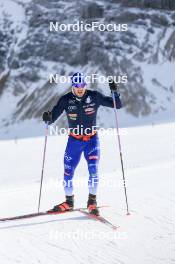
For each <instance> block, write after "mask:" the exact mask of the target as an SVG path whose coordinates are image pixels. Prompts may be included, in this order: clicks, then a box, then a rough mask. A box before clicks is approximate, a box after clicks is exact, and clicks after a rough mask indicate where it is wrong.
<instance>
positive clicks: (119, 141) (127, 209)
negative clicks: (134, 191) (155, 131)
mask: <svg viewBox="0 0 175 264" xmlns="http://www.w3.org/2000/svg"><path fill="white" fill-rule="evenodd" d="M112 99H113V104H114V112H115V119H116V128H117V137H118V145H119V152H120V162H121V168H122V176H123V183H124V184H123V186H124V193H125V201H126V211H127V215H129V214H130V213H129V206H128V197H127V190H126V181H125V170H124V165H123V155H122V147H121V140H120V134H119V122H118V115H117V107H116V101H115V93H114V91H112Z"/></svg>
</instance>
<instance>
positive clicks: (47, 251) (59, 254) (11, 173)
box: [0, 123, 175, 264]
mask: <svg viewBox="0 0 175 264" xmlns="http://www.w3.org/2000/svg"><path fill="white" fill-rule="evenodd" d="M126 132H127V133H126ZM124 134H125V135H123V136H122V146H123V157H124V164H125V170H126V178H127V188H128V197H129V207H130V211H131V215H130V216H126V215H125V203H124V193H123V187H122V184H121V179H122V176H121V170H120V160H119V155H118V148H117V141H116V137H112V136H109V135H108V136H107V135H105V136H104V135H100V139H101V147H102V155H101V163H100V177H101V184H100V186H99V195H98V202H99V205H100V204H105V205H106V204H107V205H110V207H109V208H104V209H101V213H102V215H104V216H105V217H106V218H108V219H110V220H111V221H112V222H113V223H115V224H116V225H119V226H120V228H119V229H118V231H116V233H115V231H111V230H110V229H109V228H108V227H106V226H105V225H104V224H102V223H99V222H95V221H94V220H90V219H87V218H86V217H85V216H83V215H81V214H80V213H69V214H66V215H60V216H43V217H38V218H35V219H26V220H22V221H15V222H7V223H0V262H1V263H3V264H15V263H25V264H28V263H30V264H36V263H42V264H46V263H47V264H55V263H74V264H80V263H81V264H86V263H91V264H96V263H100V264H102V263H105V264H106V263H111V264H117V263H120V264H140V263H143V264H147V263H150V264H164V263H168V264H173V263H174V261H175V252H174V245H175V235H174V229H175V222H174V216H175V207H174V204H175V197H174V185H175V178H174V171H175V123H171V124H165V125H155V126H143V127H139V128H136V127H135V128H128V129H127V131H125V133H124ZM43 141H44V138H35V139H34V138H33V139H22V140H16V141H13V140H9V141H1V142H0V149H1V152H0V160H1V165H0V175H1V177H0V201H1V202H0V217H5V216H12V215H17V214H24V213H29V212H33V211H36V210H37V201H38V192H39V180H40V170H41V162H42V151H43ZM65 143H66V137H64V136H61V137H60V136H57V137H49V139H48V148H47V156H46V160H47V161H46V167H45V175H44V185H43V195H42V202H41V210H46V209H48V208H51V207H52V206H53V205H54V204H56V203H58V202H61V201H62V200H63V199H64V194H63V189H62V174H63V164H62V158H63V153H64V148H65ZM115 146H116V147H115ZM109 157H110V159H109ZM75 180H76V186H75V198H76V206H85V205H86V200H87V195H88V190H87V186H86V181H87V171H86V164H85V161H84V160H82V161H81V164H80V166H79V167H78V169H77V171H76V176H75Z"/></svg>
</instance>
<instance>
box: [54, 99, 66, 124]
mask: <svg viewBox="0 0 175 264" xmlns="http://www.w3.org/2000/svg"><path fill="white" fill-rule="evenodd" d="M65 105H66V102H65V98H64V96H62V97H61V98H60V99H59V100H58V102H57V104H56V105H55V106H54V107H53V109H52V111H51V114H52V122H51V123H53V122H55V121H56V120H57V119H58V117H59V116H60V115H61V114H62V113H63V111H64V110H65Z"/></svg>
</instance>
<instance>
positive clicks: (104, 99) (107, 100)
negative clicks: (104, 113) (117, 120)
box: [97, 92, 122, 109]
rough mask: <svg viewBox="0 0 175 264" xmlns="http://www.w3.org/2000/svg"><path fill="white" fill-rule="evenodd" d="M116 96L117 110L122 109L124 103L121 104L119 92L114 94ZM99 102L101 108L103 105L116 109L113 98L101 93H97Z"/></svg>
mask: <svg viewBox="0 0 175 264" xmlns="http://www.w3.org/2000/svg"><path fill="white" fill-rule="evenodd" d="M114 95H115V102H116V107H117V109H120V108H122V103H121V100H120V96H119V94H118V93H117V92H114ZM97 102H98V105H99V106H100V105H102V106H107V107H111V108H113V107H114V104H113V99H112V96H111V97H110V96H105V95H103V94H101V93H99V92H97Z"/></svg>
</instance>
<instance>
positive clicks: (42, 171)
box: [38, 123, 49, 213]
mask: <svg viewBox="0 0 175 264" xmlns="http://www.w3.org/2000/svg"><path fill="white" fill-rule="evenodd" d="M48 127H49V125H48V123H46V130H45V140H44V152H43V162H42V170H41V180H40V192H39V201H38V213H39V210H40V203H41V192H42V185H43V176H44V165H45V157H46V146H47V137H48Z"/></svg>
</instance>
